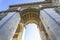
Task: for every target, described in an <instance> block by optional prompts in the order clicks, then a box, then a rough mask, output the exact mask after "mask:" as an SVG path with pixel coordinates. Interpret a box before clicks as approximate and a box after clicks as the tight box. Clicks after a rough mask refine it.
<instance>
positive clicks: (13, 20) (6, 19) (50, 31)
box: [0, 0, 60, 40]
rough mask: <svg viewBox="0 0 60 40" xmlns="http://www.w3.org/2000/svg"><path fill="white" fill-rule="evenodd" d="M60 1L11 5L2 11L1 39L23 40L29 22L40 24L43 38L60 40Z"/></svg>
mask: <svg viewBox="0 0 60 40" xmlns="http://www.w3.org/2000/svg"><path fill="white" fill-rule="evenodd" d="M58 1H59V2H58ZM56 2H58V3H56ZM59 3H60V0H46V1H42V2H36V3H27V4H17V5H10V6H9V9H7V10H6V11H2V12H0V19H1V20H0V40H22V35H23V30H24V28H26V27H25V26H26V25H27V24H29V23H35V24H37V25H38V28H39V32H40V35H41V39H42V40H60V15H59V14H60V11H59V10H60V9H59V8H60V5H59ZM51 4H52V5H51ZM57 11H58V13H57Z"/></svg>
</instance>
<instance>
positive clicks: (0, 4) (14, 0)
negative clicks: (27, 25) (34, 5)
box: [0, 0, 43, 11]
mask: <svg viewBox="0 0 60 40" xmlns="http://www.w3.org/2000/svg"><path fill="white" fill-rule="evenodd" d="M39 1H41V0H0V11H2V10H6V9H8V7H9V5H13V4H22V3H29V2H39ZM42 1H43V0H42Z"/></svg>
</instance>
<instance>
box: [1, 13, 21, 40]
mask: <svg viewBox="0 0 60 40" xmlns="http://www.w3.org/2000/svg"><path fill="white" fill-rule="evenodd" d="M19 21H20V15H19V13H16V12H13V13H9V14H8V15H7V16H6V17H4V18H3V19H2V20H1V21H0V40H11V39H12V37H13V35H14V33H15V31H16V28H17V26H18V23H19Z"/></svg>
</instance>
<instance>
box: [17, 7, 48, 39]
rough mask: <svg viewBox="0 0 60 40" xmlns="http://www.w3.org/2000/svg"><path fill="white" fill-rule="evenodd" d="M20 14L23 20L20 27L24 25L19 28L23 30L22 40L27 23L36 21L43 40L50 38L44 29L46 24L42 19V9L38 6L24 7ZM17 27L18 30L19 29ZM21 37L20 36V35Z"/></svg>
mask: <svg viewBox="0 0 60 40" xmlns="http://www.w3.org/2000/svg"><path fill="white" fill-rule="evenodd" d="M20 16H21V21H20V24H19V25H20V26H18V27H23V28H21V29H19V28H18V29H19V30H22V31H21V32H20V33H19V34H20V35H19V36H20V40H21V37H22V34H23V29H24V28H25V25H27V24H29V23H35V24H37V25H38V28H39V31H40V35H41V38H42V40H48V35H47V33H46V31H45V29H44V25H43V24H42V22H41V20H40V17H39V16H40V10H39V9H36V8H27V9H24V10H22V11H21V12H20ZM18 29H17V30H18ZM18 39H19V37H18Z"/></svg>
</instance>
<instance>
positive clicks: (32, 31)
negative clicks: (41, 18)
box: [23, 23, 41, 40]
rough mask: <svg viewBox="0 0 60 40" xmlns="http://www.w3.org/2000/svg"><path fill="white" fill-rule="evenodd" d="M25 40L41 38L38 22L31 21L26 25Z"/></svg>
mask: <svg viewBox="0 0 60 40" xmlns="http://www.w3.org/2000/svg"><path fill="white" fill-rule="evenodd" d="M23 40H41V38H40V34H39V30H38V28H37V25H36V24H33V23H31V24H28V25H27V26H26V29H25V34H24V39H23Z"/></svg>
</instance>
